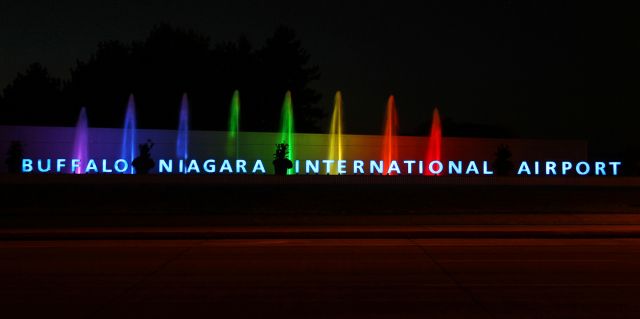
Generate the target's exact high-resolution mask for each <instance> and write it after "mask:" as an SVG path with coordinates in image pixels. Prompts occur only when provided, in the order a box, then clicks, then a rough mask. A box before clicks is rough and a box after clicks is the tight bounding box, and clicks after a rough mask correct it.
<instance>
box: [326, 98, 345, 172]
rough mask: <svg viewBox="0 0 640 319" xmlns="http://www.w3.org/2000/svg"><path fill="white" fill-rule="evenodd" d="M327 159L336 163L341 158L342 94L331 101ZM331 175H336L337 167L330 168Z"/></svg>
mask: <svg viewBox="0 0 640 319" xmlns="http://www.w3.org/2000/svg"><path fill="white" fill-rule="evenodd" d="M327 159H329V160H333V161H335V162H338V161H340V160H342V159H344V157H343V156H342V94H341V93H340V91H338V92H336V95H335V98H334V100H333V115H332V116H331V127H330V130H329V154H328V156H327ZM331 174H332V175H336V174H338V170H337V166H335V165H334V166H332V168H331Z"/></svg>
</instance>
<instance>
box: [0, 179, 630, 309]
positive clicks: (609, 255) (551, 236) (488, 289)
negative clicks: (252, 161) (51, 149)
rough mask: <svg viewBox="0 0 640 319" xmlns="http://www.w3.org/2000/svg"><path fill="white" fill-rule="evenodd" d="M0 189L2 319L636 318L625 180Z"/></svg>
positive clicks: (18, 184)
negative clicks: (0, 200)
mask: <svg viewBox="0 0 640 319" xmlns="http://www.w3.org/2000/svg"><path fill="white" fill-rule="evenodd" d="M0 178H1V179H0V194H1V195H2V202H1V204H0V318H640V302H638V300H639V299H638V296H640V180H637V179H624V178H621V179H589V178H587V179H576V180H572V179H564V178H555V179H554V178H552V179H535V178H533V179H518V178H506V179H500V178H484V179H483V178H478V179H473V178H471V179H464V178H458V179H450V178H440V177H432V178H403V177H399V178H394V177H383V176H378V177H360V178H350V177H331V176H315V177H306V176H298V177H293V178H289V177H287V178H276V177H273V176H271V177H269V176H262V177H234V176H218V177H199V176H148V177H142V178H141V177H136V176H68V175H67V176H65V175H60V176H27V177H26V178H25V177H24V176H6V175H5V176H0Z"/></svg>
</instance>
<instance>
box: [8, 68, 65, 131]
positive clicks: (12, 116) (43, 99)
mask: <svg viewBox="0 0 640 319" xmlns="http://www.w3.org/2000/svg"><path fill="white" fill-rule="evenodd" d="M2 93H3V94H2V99H0V121H1V122H0V123H2V124H8V125H59V126H62V125H71V124H72V123H73V118H74V115H73V114H72V113H77V109H76V110H72V111H71V112H69V110H67V111H66V112H65V111H63V110H60V109H59V106H60V105H61V104H62V101H63V94H62V88H61V81H60V80H59V79H56V78H53V77H51V76H50V75H49V72H48V71H47V69H46V68H45V67H43V66H42V65H40V64H39V63H33V64H31V65H29V66H28V67H27V70H26V71H25V72H24V74H23V73H18V75H17V76H16V78H15V79H14V80H13V82H11V83H10V84H9V85H7V87H5V88H4V90H3V92H2Z"/></svg>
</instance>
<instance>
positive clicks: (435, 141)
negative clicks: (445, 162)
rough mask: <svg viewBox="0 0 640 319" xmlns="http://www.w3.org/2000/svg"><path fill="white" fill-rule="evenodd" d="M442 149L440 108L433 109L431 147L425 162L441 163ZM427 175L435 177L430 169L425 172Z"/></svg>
mask: <svg viewBox="0 0 640 319" xmlns="http://www.w3.org/2000/svg"><path fill="white" fill-rule="evenodd" d="M441 149H442V126H441V125H440V112H439V111H438V108H434V109H433V116H432V119H431V133H430V134H429V145H428V147H427V154H426V157H425V160H426V162H427V163H430V162H432V161H441V160H442V157H441ZM425 174H426V175H433V173H431V171H430V170H429V169H426V170H425Z"/></svg>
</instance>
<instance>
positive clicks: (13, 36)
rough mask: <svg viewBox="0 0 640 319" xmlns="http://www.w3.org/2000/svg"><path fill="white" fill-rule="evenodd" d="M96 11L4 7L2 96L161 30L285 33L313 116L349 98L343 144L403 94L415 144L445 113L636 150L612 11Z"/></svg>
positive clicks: (511, 5)
mask: <svg viewBox="0 0 640 319" xmlns="http://www.w3.org/2000/svg"><path fill="white" fill-rule="evenodd" d="M99 3H100V4H96V3H92V2H90V1H11V0H4V1H2V2H0V87H4V86H6V85H7V84H8V83H9V82H10V81H11V80H12V79H13V78H14V77H15V75H16V73H17V72H20V71H23V70H24V69H25V67H26V66H27V65H28V64H29V63H31V62H41V63H42V64H44V65H45V66H46V67H48V68H49V70H50V71H51V72H52V73H53V74H54V75H56V76H61V77H63V78H64V77H68V69H69V68H70V67H71V66H72V65H73V64H74V63H75V61H76V60H77V59H86V58H87V57H88V56H89V55H90V54H91V53H92V52H94V51H95V49H96V45H97V44H98V42H100V41H103V40H122V41H132V40H142V39H144V38H145V37H146V35H147V34H148V32H149V31H150V30H151V28H152V27H153V26H154V25H156V24H158V23H161V22H168V23H171V24H173V25H174V26H178V27H186V28H192V29H194V30H196V31H199V32H202V33H204V34H207V35H209V36H210V37H211V40H212V42H216V41H219V40H234V39H236V38H237V37H238V36H239V35H241V34H244V35H246V36H247V37H248V38H249V39H250V40H251V41H252V42H254V45H256V46H259V45H261V44H262V42H263V41H264V39H265V38H266V37H267V36H269V35H270V34H271V33H272V32H273V31H274V29H275V28H276V26H278V25H280V24H284V25H288V26H290V27H292V28H294V29H295V30H296V31H297V32H298V35H299V37H300V39H301V40H302V43H303V46H304V47H305V48H306V49H307V50H308V51H309V53H310V54H311V62H312V63H313V64H317V65H319V67H320V71H321V73H322V76H321V79H320V80H319V81H316V82H314V83H313V84H312V87H314V88H315V89H317V90H318V91H320V92H321V93H322V94H323V100H322V101H321V102H320V104H319V106H320V107H323V108H325V109H326V110H327V111H328V110H329V109H330V107H331V100H332V97H333V92H335V90H338V89H339V90H342V92H343V97H344V100H345V121H346V131H347V132H349V133H376V132H379V131H380V130H381V127H382V121H383V119H382V116H383V113H384V107H385V102H386V98H387V96H388V95H389V94H395V95H396V101H397V103H398V112H399V117H400V126H401V130H402V131H403V132H404V133H411V134H416V133H418V132H417V130H418V129H419V128H420V127H423V126H425V123H426V121H427V120H428V119H429V118H430V114H431V110H432V108H433V107H434V106H438V107H439V108H440V109H441V114H442V116H443V117H445V118H451V119H453V120H454V121H456V122H473V123H480V124H490V125H502V126H506V127H508V128H510V129H512V130H513V131H514V132H515V134H516V135H517V136H521V137H542V138H547V137H553V138H587V139H589V140H590V141H591V143H592V145H593V147H595V148H596V149H598V150H601V151H612V150H621V149H623V148H625V147H627V146H629V145H631V146H640V142H639V141H638V140H639V139H640V128H638V127H637V125H636V123H637V122H638V121H639V120H640V98H639V96H638V95H639V94H638V93H639V92H640V91H639V89H640V62H639V60H640V32H638V31H640V22H639V21H638V20H640V19H637V18H636V17H634V15H633V13H634V12H635V11H633V10H631V8H624V7H612V5H611V4H610V3H609V2H602V3H601V6H598V7H586V6H585V5H584V4H581V2H578V1H577V2H564V1H548V2H535V3H534V2H530V1H469V2H462V1H450V0H449V1H421V2H420V3H418V1H387V2H371V1H362V2H357V3H356V2H355V1H319V2H315V3H313V4H312V3H311V2H308V1H240V0H233V1H223V0H216V1H211V0H209V1H176V2H175V3H161V1H144V2H143V3H142V4H132V1H104V2H102V1H101V2H99ZM212 90H215V88H212ZM229 94H231V92H230V93H229ZM294 102H295V101H294ZM244 116H250V115H244ZM421 134H426V132H424V133H421Z"/></svg>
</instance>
